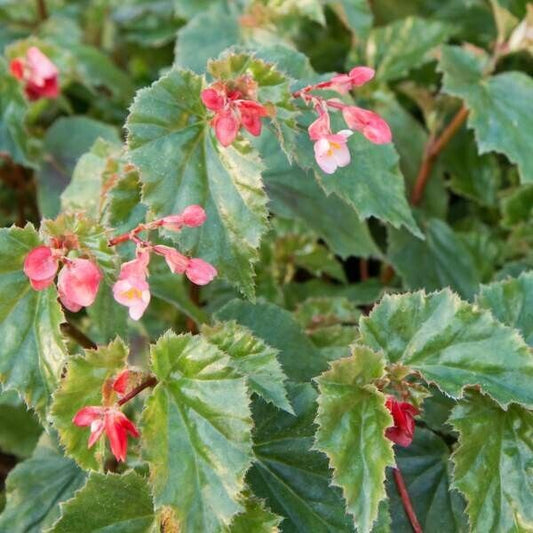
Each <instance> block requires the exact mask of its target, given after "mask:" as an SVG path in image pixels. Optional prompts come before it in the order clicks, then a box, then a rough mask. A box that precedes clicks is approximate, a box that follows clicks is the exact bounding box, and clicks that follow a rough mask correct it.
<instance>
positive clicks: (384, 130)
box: [342, 106, 392, 144]
mask: <svg viewBox="0 0 533 533" xmlns="http://www.w3.org/2000/svg"><path fill="white" fill-rule="evenodd" d="M342 116H343V117H344V120H345V122H346V124H347V126H348V127H349V128H350V129H352V130H356V131H360V132H361V133H362V134H363V135H364V136H365V137H366V138H367V139H368V140H369V141H371V142H373V143H374V144H386V143H390V142H391V140H392V133H391V130H390V128H389V125H388V124H387V122H386V121H385V120H383V119H382V118H381V117H380V116H379V115H378V114H377V113H374V112H373V111H368V109H362V108H361V107H357V106H345V107H344V108H343V109H342Z"/></svg>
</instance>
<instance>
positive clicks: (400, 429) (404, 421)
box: [385, 396, 419, 447]
mask: <svg viewBox="0 0 533 533" xmlns="http://www.w3.org/2000/svg"><path fill="white" fill-rule="evenodd" d="M385 407H386V408H387V409H388V410H389V411H390V413H391V414H392V419H393V421H394V425H393V426H391V427H390V428H387V430H386V431H385V436H386V437H387V438H388V439H390V440H391V441H392V442H395V443H396V444H399V445H400V446H403V447H407V446H409V445H410V444H411V442H412V441H413V436H414V433H415V421H414V418H413V417H414V416H415V415H417V414H418V413H419V411H418V409H417V408H416V407H415V406H414V405H411V404H410V403H407V402H398V401H397V400H396V399H395V398H393V397H392V396H389V397H388V398H387V401H386V402H385Z"/></svg>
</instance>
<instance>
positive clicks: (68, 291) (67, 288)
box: [57, 258, 103, 312]
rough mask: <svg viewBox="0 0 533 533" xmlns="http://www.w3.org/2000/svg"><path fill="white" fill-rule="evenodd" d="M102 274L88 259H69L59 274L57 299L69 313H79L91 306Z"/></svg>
mask: <svg viewBox="0 0 533 533" xmlns="http://www.w3.org/2000/svg"><path fill="white" fill-rule="evenodd" d="M102 277H103V276H102V272H100V269H99V268H98V267H97V266H96V265H95V264H94V263H93V262H92V261H89V259H80V258H77V259H71V260H68V262H67V263H66V264H65V266H64V267H63V268H62V269H61V272H59V276H58V279H57V290H58V292H59V299H60V300H61V302H62V304H63V305H64V306H65V307H66V308H67V309H68V310H69V311H73V312H76V311H79V310H80V309H81V308H82V307H87V306H89V305H91V304H92V303H93V302H94V300H95V298H96V294H97V293H98V288H99V286H100V281H101V280H102Z"/></svg>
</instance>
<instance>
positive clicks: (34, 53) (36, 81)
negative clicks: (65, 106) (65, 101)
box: [9, 46, 59, 100]
mask: <svg viewBox="0 0 533 533" xmlns="http://www.w3.org/2000/svg"><path fill="white" fill-rule="evenodd" d="M9 68H10V71H11V74H13V76H15V78H17V79H18V80H21V81H22V82H23V83H24V92H25V93H26V96H27V98H28V100H38V99H39V98H57V97H58V96H59V83H58V76H59V71H58V70H57V67H56V66H55V65H54V64H53V63H52V61H50V59H49V58H48V57H47V56H45V55H44V54H43V53H42V52H41V51H40V50H39V49H38V48H37V47H36V46H32V47H31V48H28V51H27V52H26V56H25V57H17V58H16V59H13V60H12V61H11V63H10V65H9Z"/></svg>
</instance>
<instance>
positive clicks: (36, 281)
mask: <svg viewBox="0 0 533 533" xmlns="http://www.w3.org/2000/svg"><path fill="white" fill-rule="evenodd" d="M58 267H59V262H58V258H57V256H56V254H54V250H52V248H50V247H49V246H44V245H42V246H37V248H34V249H33V250H32V251H31V252H30V253H29V254H28V255H27V256H26V258H25V259H24V274H26V276H28V278H29V280H30V283H31V286H32V287H33V288H34V289H35V290H36V291H41V290H43V289H46V288H47V287H49V286H50V285H51V284H52V283H53V282H54V278H55V277H56V274H57V269H58Z"/></svg>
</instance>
